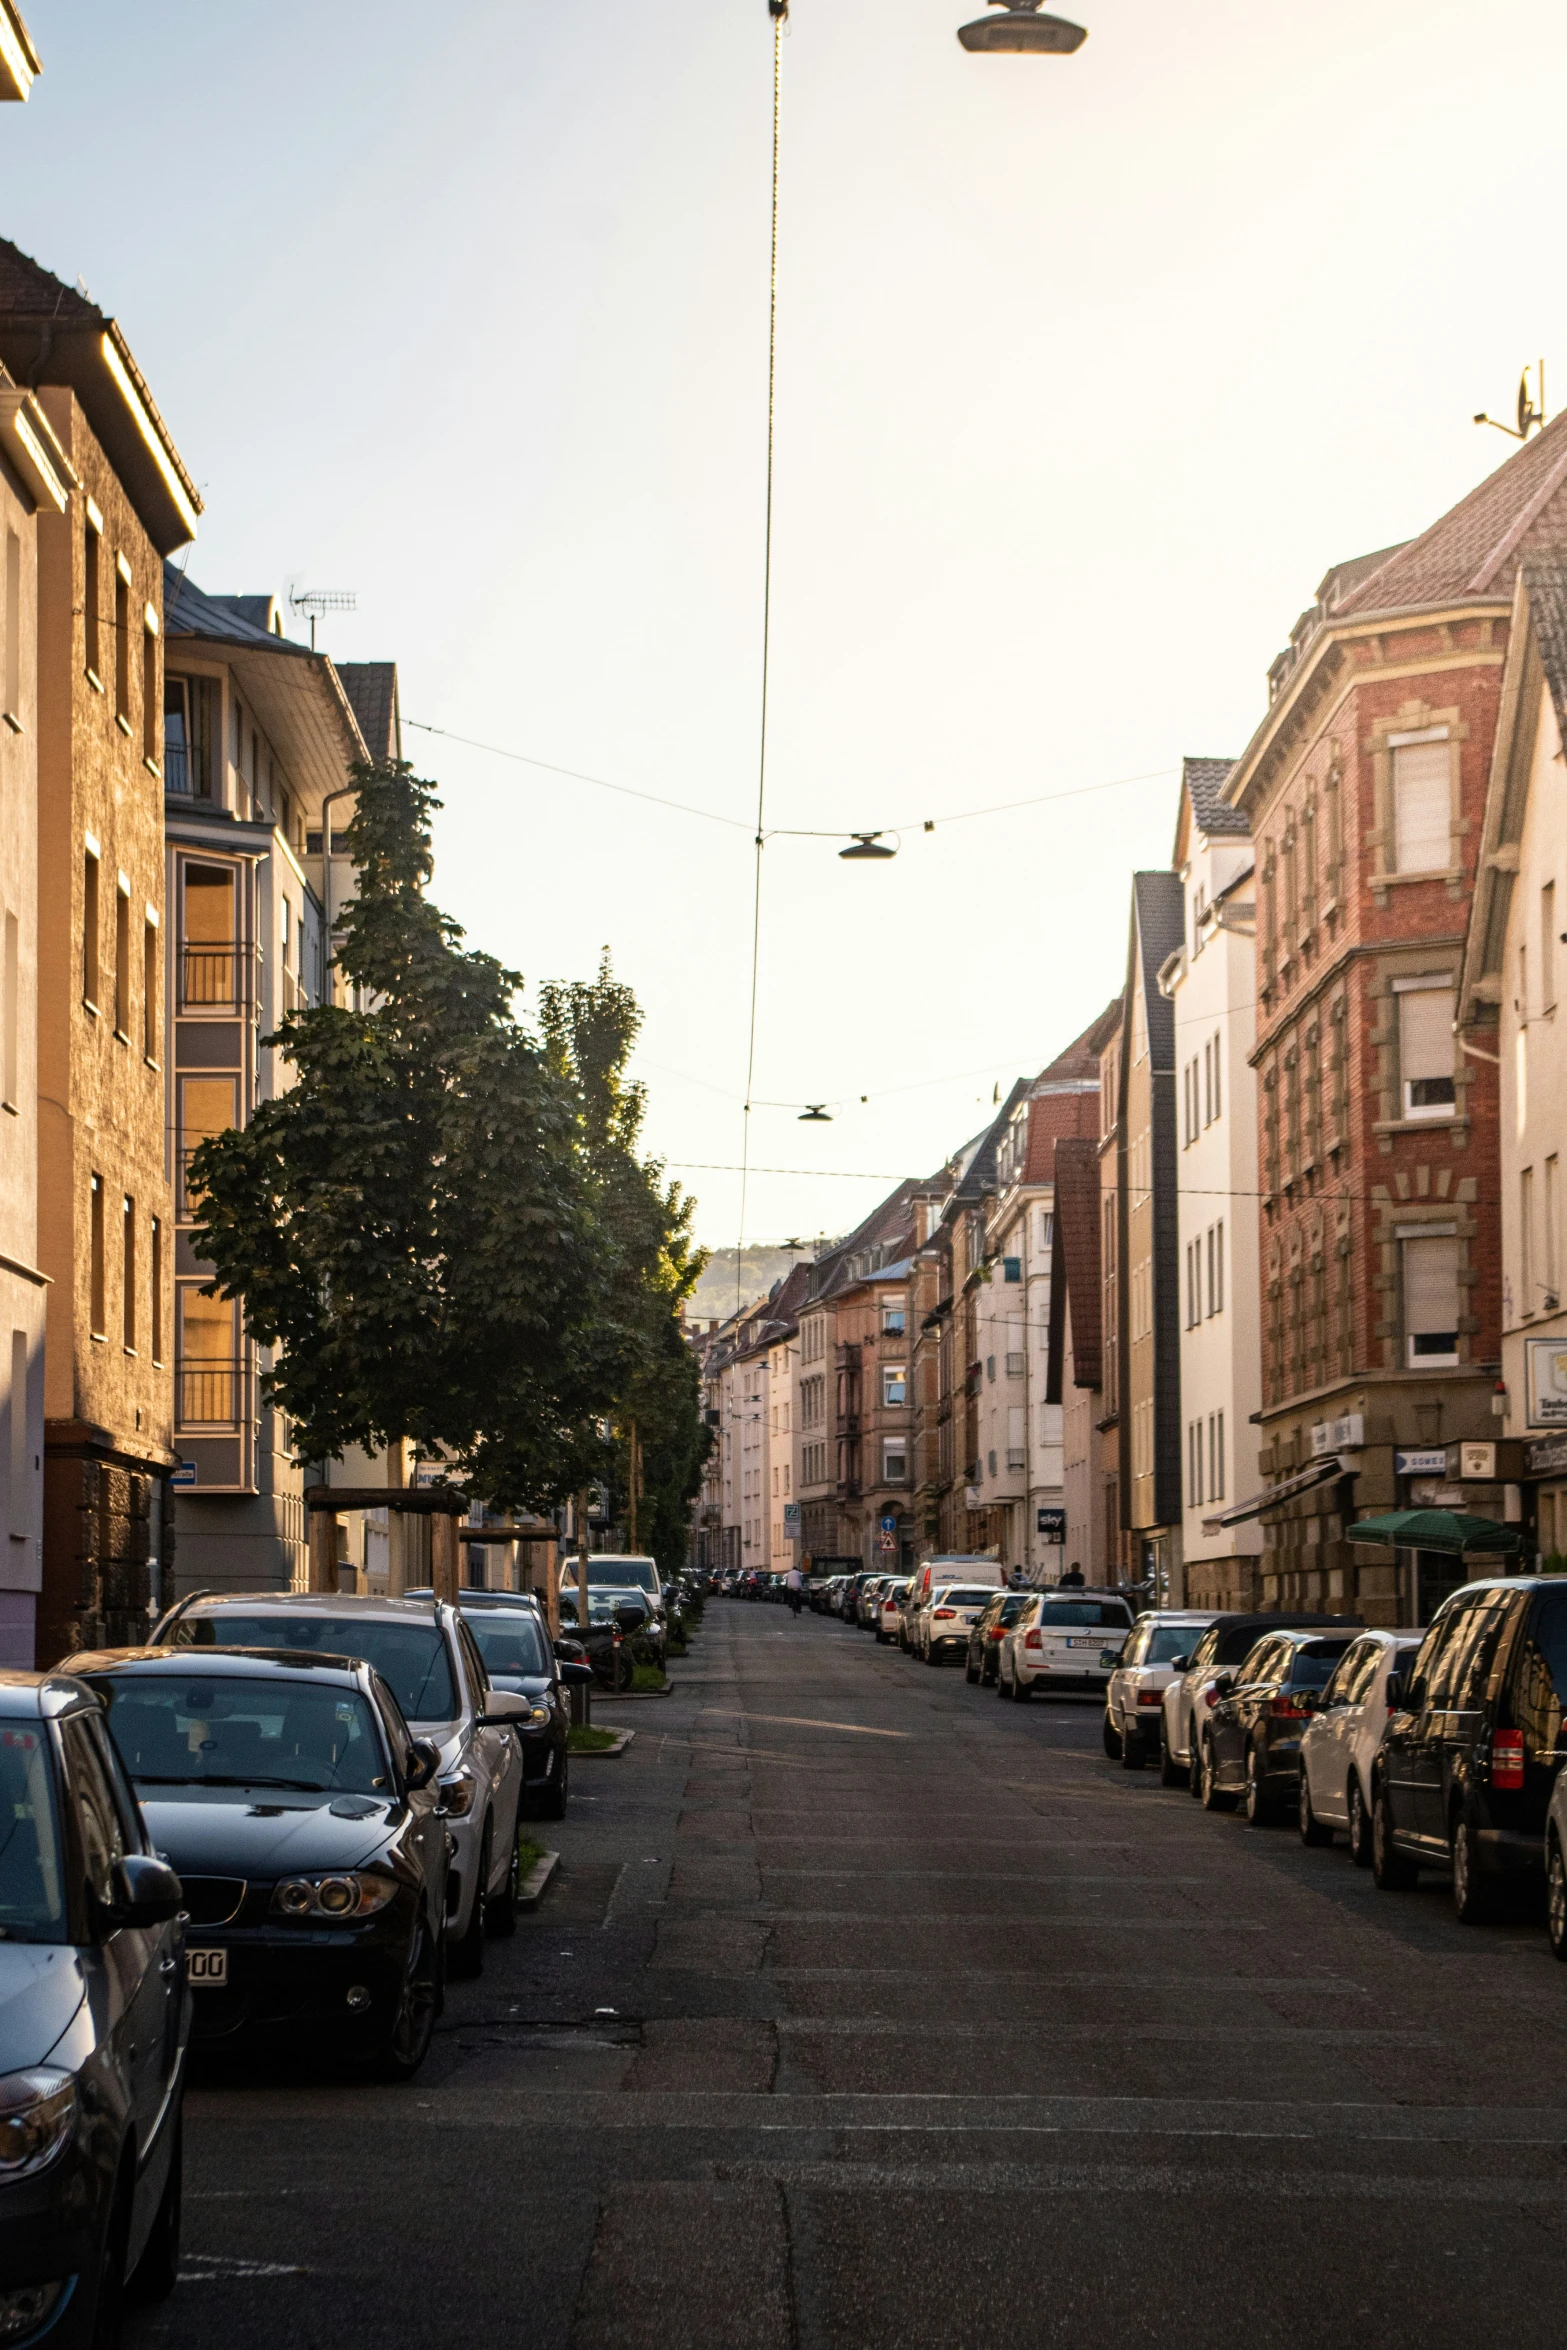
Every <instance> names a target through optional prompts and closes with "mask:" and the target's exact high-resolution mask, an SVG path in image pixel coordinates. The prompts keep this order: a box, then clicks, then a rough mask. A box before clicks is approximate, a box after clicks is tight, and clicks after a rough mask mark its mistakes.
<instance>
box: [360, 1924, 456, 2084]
mask: <svg viewBox="0 0 1567 2350" xmlns="http://www.w3.org/2000/svg"><path fill="white" fill-rule="evenodd" d="M440 2012H441V1943H440V1938H439V1936H438V1935H437V1934H436V1933H435V1931H434V1930H433V1928H432V1927H431V1924H430V1920H429V1917H428V1915H425V1916H422V1917H421V1918H420V1920H419V1924H418V1927H417V1930H416V1931H415V1934H414V1939H413V1947H412V1948H411V1949H410V1951H409V1953H408V1967H407V1971H406V1972H405V1974H404V1976H403V1988H402V1995H401V1997H400V1998H399V2000H398V2003H397V2020H396V2022H395V2023H394V2024H393V2026H392V2028H391V2030H390V2032H389V2033H388V2034H387V2036H386V2041H385V2044H384V2046H383V2047H382V2048H381V2051H380V2053H379V2055H378V2056H377V2058H376V2068H375V2069H376V2071H377V2073H378V2074H379V2075H380V2077H381V2079H382V2080H383V2081H411V2080H412V2079H413V2077H414V2074H415V2073H416V2072H417V2071H418V2070H419V2067H420V2066H421V2065H422V2064H423V2062H424V2060H425V2058H426V2057H427V2056H428V2055H429V2053H430V2042H431V2041H432V2040H433V2039H434V2037H435V2019H436V2017H437V2016H438V2015H439V2014H440Z"/></svg>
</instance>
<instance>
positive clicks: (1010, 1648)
mask: <svg viewBox="0 0 1567 2350" xmlns="http://www.w3.org/2000/svg"><path fill="white" fill-rule="evenodd" d="M1131 1628H1132V1611H1131V1608H1130V1606H1129V1605H1128V1604H1127V1602H1126V1601H1125V1600H1124V1599H1122V1598H1121V1596H1120V1594H1119V1593H1118V1592H1115V1591H1086V1590H1085V1591H1078V1590H1071V1591H1061V1590H1059V1589H1051V1590H1049V1591H1042V1592H1041V1593H1040V1595H1039V1597H1038V1598H1037V1599H1031V1600H1030V1601H1029V1603H1028V1605H1027V1607H1026V1608H1024V1610H1023V1612H1022V1614H1021V1615H1020V1616H1019V1617H1018V1619H1017V1621H1016V1623H1015V1624H1014V1625H1013V1626H1012V1629H1011V1630H1010V1631H1009V1632H1008V1633H1007V1634H1006V1635H1005V1637H1004V1638H1003V1639H1002V1641H1001V1644H1000V1649H999V1652H998V1655H997V1658H996V1695H997V1696H998V1697H1011V1698H1015V1699H1018V1700H1020V1701H1021V1700H1022V1699H1025V1698H1029V1697H1032V1695H1033V1693H1034V1691H1035V1689H1036V1688H1041V1687H1042V1688H1044V1689H1046V1690H1069V1689H1070V1690H1092V1691H1093V1692H1095V1693H1096V1694H1097V1692H1098V1691H1099V1690H1101V1689H1103V1688H1104V1686H1105V1683H1106V1682H1107V1681H1108V1680H1109V1678H1110V1668H1109V1666H1108V1665H1107V1664H1106V1663H1105V1661H1104V1655H1105V1645H1106V1642H1108V1643H1109V1645H1110V1646H1111V1647H1112V1648H1119V1646H1120V1645H1121V1642H1122V1641H1123V1640H1124V1638H1125V1637H1126V1634H1127V1633H1128V1632H1130V1630H1131Z"/></svg>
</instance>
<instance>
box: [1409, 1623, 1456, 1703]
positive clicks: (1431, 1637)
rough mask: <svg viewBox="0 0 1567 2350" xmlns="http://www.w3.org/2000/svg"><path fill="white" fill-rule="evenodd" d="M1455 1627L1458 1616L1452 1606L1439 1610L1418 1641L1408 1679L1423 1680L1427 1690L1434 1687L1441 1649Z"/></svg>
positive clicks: (1454, 1631)
mask: <svg viewBox="0 0 1567 2350" xmlns="http://www.w3.org/2000/svg"><path fill="white" fill-rule="evenodd" d="M1457 1629H1458V1616H1457V1614H1456V1612H1455V1611H1454V1610H1453V1609H1452V1608H1444V1609H1441V1610H1439V1611H1438V1614H1437V1619H1436V1622H1435V1623H1434V1624H1433V1625H1432V1626H1431V1629H1430V1631H1429V1632H1428V1633H1427V1634H1426V1636H1425V1638H1424V1640H1422V1641H1421V1643H1420V1653H1419V1655H1418V1656H1417V1657H1416V1658H1415V1661H1414V1663H1413V1665H1411V1667H1410V1668H1409V1672H1408V1675H1407V1678H1408V1679H1409V1680H1411V1681H1423V1682H1424V1683H1425V1686H1426V1688H1427V1690H1428V1691H1429V1690H1430V1689H1431V1688H1433V1687H1434V1685H1435V1680H1436V1675H1437V1672H1438V1671H1439V1669H1440V1664H1441V1656H1442V1650H1443V1648H1444V1647H1445V1646H1446V1644H1447V1641H1448V1639H1449V1637H1450V1635H1452V1634H1454V1633H1456V1631H1457Z"/></svg>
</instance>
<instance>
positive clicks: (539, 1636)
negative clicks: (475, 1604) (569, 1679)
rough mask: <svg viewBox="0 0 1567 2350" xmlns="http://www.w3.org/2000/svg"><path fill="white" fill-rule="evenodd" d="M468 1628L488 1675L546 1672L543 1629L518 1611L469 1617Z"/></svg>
mask: <svg viewBox="0 0 1567 2350" xmlns="http://www.w3.org/2000/svg"><path fill="white" fill-rule="evenodd" d="M468 1629H469V1630H470V1631H471V1632H472V1634H473V1637H474V1640H475V1642H476V1643H477V1645H478V1650H479V1654H480V1655H481V1656H482V1657H483V1659H484V1662H485V1668H486V1670H487V1671H488V1672H489V1673H490V1674H491V1675H494V1674H496V1673H548V1671H549V1669H550V1662H549V1658H548V1656H547V1655H546V1654H545V1649H544V1633H543V1629H542V1627H541V1626H540V1625H539V1624H538V1623H537V1622H536V1621H535V1619H534V1618H533V1617H532V1616H528V1615H524V1614H523V1612H522V1611H521V1609H520V1608H519V1609H515V1610H512V1609H508V1610H507V1611H506V1612H505V1613H502V1612H501V1611H500V1610H499V1609H497V1610H496V1612H495V1613H494V1615H479V1614H477V1613H476V1614H474V1615H471V1616H470V1617H469V1618H468Z"/></svg>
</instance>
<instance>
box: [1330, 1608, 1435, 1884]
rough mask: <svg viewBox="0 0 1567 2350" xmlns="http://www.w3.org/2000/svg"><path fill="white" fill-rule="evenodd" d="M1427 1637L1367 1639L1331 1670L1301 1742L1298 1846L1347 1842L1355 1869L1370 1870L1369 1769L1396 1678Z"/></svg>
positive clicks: (1370, 1634)
mask: <svg viewBox="0 0 1567 2350" xmlns="http://www.w3.org/2000/svg"><path fill="white" fill-rule="evenodd" d="M1424 1638H1425V1634H1424V1633H1423V1632H1362V1633H1361V1635H1360V1637H1359V1639H1358V1640H1352V1641H1351V1642H1350V1644H1349V1646H1348V1648H1346V1649H1345V1651H1344V1653H1343V1655H1342V1656H1341V1657H1340V1658H1339V1660H1338V1663H1337V1664H1336V1665H1335V1666H1334V1668H1333V1671H1332V1674H1331V1676H1330V1678H1329V1680H1328V1683H1327V1686H1326V1687H1325V1688H1324V1690H1323V1692H1322V1696H1321V1699H1320V1701H1319V1703H1318V1706H1317V1710H1316V1712H1315V1713H1314V1714H1313V1715H1312V1717H1311V1719H1310V1721H1309V1722H1308V1723H1307V1724H1306V1727H1305V1729H1304V1730H1303V1731H1302V1733H1301V1740H1300V1792H1299V1813H1300V1840H1301V1842H1302V1843H1303V1844H1331V1843H1332V1841H1333V1837H1334V1833H1335V1831H1336V1830H1338V1829H1339V1828H1343V1829H1345V1830H1346V1831H1347V1833H1348V1836H1349V1856H1350V1859H1351V1860H1352V1861H1353V1862H1354V1864H1355V1866H1356V1868H1358V1869H1368V1868H1370V1866H1371V1780H1372V1764H1373V1762H1374V1760H1375V1757H1376V1752H1377V1749H1378V1747H1379V1746H1380V1745H1381V1743H1382V1732H1383V1729H1384V1728H1385V1727H1386V1723H1387V1684H1388V1679H1389V1676H1390V1675H1391V1674H1394V1673H1407V1672H1408V1670H1409V1667H1410V1664H1411V1662H1412V1660H1413V1658H1414V1656H1415V1653H1416V1651H1417V1650H1418V1648H1419V1646H1420V1643H1421V1641H1422V1640H1423V1639H1424Z"/></svg>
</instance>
